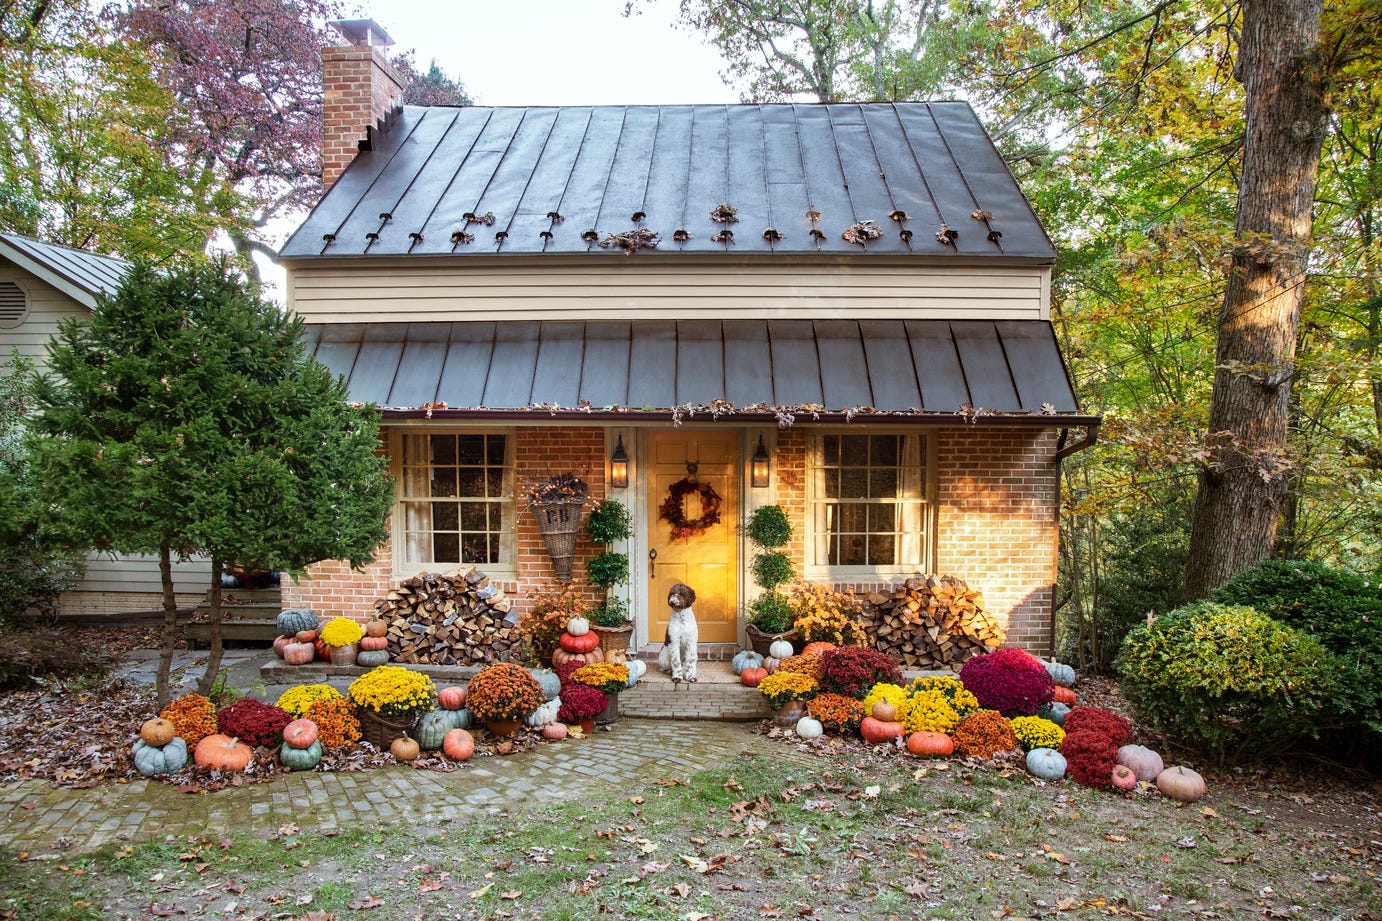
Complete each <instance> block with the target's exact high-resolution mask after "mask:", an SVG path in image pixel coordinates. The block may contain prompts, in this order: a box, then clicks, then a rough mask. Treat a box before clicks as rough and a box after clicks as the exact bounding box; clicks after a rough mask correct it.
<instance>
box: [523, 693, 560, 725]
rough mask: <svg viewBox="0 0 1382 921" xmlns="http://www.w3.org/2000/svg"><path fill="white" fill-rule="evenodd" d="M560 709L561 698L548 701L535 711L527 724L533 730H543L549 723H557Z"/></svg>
mask: <svg viewBox="0 0 1382 921" xmlns="http://www.w3.org/2000/svg"><path fill="white" fill-rule="evenodd" d="M560 709H561V698H560V697H553V698H552V699H551V700H549V701H547V703H545V704H543V705H542V706H540V707H538V708H537V709H536V710H534V711H533V712H532V715H531V716H529V717H528V719H527V723H528V725H529V726H530V727H532V728H533V729H541V728H542V727H543V726H546V725H547V724H548V723H555V722H556V721H557V711H558V710H560Z"/></svg>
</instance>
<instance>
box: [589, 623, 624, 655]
mask: <svg viewBox="0 0 1382 921" xmlns="http://www.w3.org/2000/svg"><path fill="white" fill-rule="evenodd" d="M590 630H591V632H592V633H594V634H595V635H596V636H598V637H599V638H600V651H601V652H603V653H604V654H605V661H606V662H608V661H610V653H614V652H628V651H629V643H630V642H632V640H633V624H626V625H624V626H622V627H601V626H598V625H596V624H591V625H590Z"/></svg>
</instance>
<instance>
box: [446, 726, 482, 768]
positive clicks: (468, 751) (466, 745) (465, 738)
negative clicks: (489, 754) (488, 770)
mask: <svg viewBox="0 0 1382 921" xmlns="http://www.w3.org/2000/svg"><path fill="white" fill-rule="evenodd" d="M441 750H442V751H443V752H444V753H445V754H446V757H448V758H451V759H452V760H455V761H469V760H470V756H471V755H473V754H475V737H474V736H472V735H471V734H470V733H468V732H466V731H465V730H464V729H452V730H450V731H449V732H447V734H446V735H445V736H444V737H443V738H442V740H441Z"/></svg>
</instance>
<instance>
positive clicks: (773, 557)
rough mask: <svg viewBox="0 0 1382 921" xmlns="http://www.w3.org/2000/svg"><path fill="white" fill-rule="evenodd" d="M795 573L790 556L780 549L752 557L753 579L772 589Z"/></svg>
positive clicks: (769, 589)
mask: <svg viewBox="0 0 1382 921" xmlns="http://www.w3.org/2000/svg"><path fill="white" fill-rule="evenodd" d="M795 574H796V570H795V569H794V567H793V566H792V558H791V557H789V556H788V555H787V554H785V553H783V552H782V551H781V550H772V551H768V552H764V553H758V554H755V555H754V558H753V581H754V582H756V583H758V584H759V585H761V586H762V587H763V588H766V589H767V590H768V591H772V590H773V589H774V588H776V587H777V586H779V585H781V584H782V583H783V582H786V581H787V580H789V579H791V578H792V576H793V575H795Z"/></svg>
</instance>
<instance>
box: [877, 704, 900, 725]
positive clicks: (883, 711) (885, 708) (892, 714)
mask: <svg viewBox="0 0 1382 921" xmlns="http://www.w3.org/2000/svg"><path fill="white" fill-rule="evenodd" d="M871 715H872V716H873V718H874V719H876V720H878V721H879V722H880V723H891V722H894V721H896V720H897V706H896V705H895V704H893V702H892V701H890V700H880V701H878V703H876V704H874V705H873V710H872V711H871Z"/></svg>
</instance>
